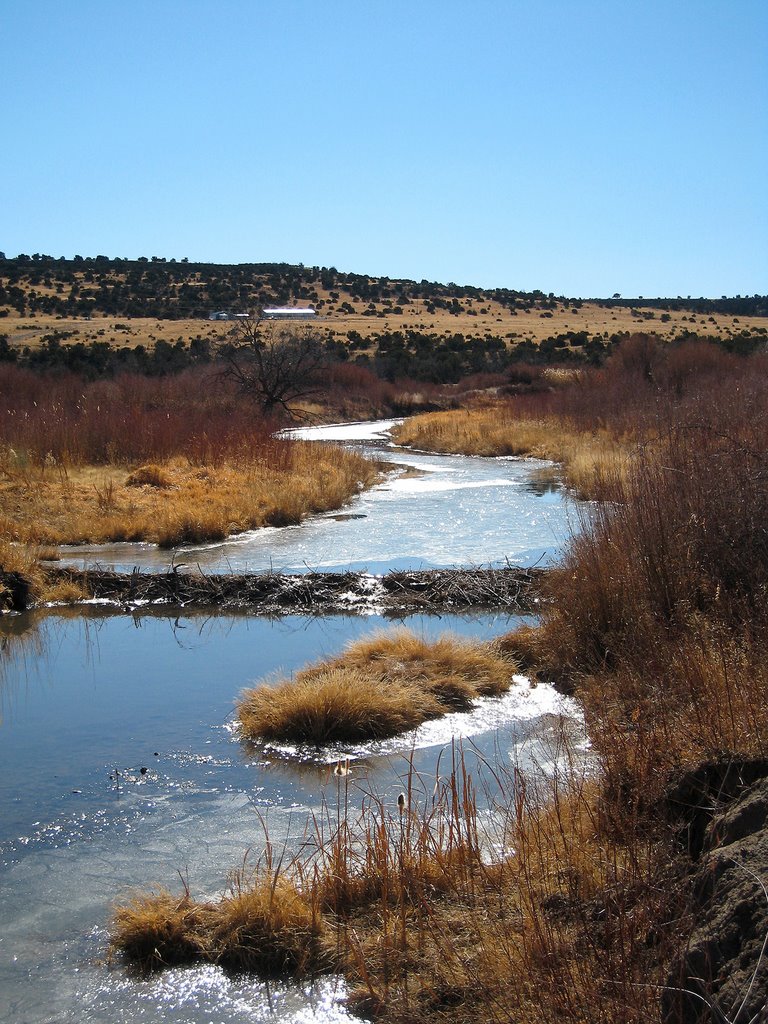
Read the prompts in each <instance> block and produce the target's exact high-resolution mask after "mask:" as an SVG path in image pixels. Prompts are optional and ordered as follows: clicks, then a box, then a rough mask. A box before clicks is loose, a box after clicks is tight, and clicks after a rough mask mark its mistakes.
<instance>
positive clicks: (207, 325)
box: [0, 253, 768, 383]
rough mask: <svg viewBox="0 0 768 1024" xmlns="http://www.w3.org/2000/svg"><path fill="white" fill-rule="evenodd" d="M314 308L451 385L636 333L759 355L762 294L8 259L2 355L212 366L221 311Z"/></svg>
mask: <svg viewBox="0 0 768 1024" xmlns="http://www.w3.org/2000/svg"><path fill="white" fill-rule="evenodd" d="M271 305H294V306H310V305H311V306H313V307H314V309H315V310H316V311H317V314H318V315H317V318H316V320H314V321H313V322H312V324H311V327H310V328H309V329H311V330H312V331H314V332H316V333H317V334H318V335H319V336H320V337H321V338H322V339H323V341H324V343H325V344H326V346H327V348H328V350H329V352H330V353H331V354H332V356H333V357H334V358H335V359H336V360H338V361H342V362H350V363H357V364H360V365H362V366H365V367H366V368H368V369H370V370H372V371H373V372H374V373H375V374H376V376H378V377H379V378H382V379H385V380H390V381H393V380H395V379H403V378H407V379H411V380H414V381H424V382H433V383H455V382H457V381H459V380H461V379H463V378H465V377H467V376H470V375H473V374H478V373H486V374H488V373H491V374H505V373H507V372H508V371H509V369H510V367H511V365H512V364H515V363H532V364H539V365H572V364H585V363H586V364H600V363H601V362H602V361H603V360H604V358H605V357H606V355H607V354H608V353H610V351H611V350H612V348H613V346H614V345H615V344H617V343H618V342H620V341H621V340H622V338H625V337H627V336H628V335H629V334H632V333H636V332H637V331H646V332H653V333H654V334H657V335H658V336H659V337H661V338H662V339H663V340H666V341H670V342H680V341H685V340H689V339H695V338H704V339H707V340H710V341H715V342H717V343H718V344H721V345H723V346H725V347H726V348H728V349H729V350H730V351H735V352H742V353H747V352H752V351H754V350H755V349H756V348H759V347H763V346H765V344H766V340H767V339H768V326H766V324H767V323H768V321H767V320H766V317H767V316H768V297H767V296H758V295H756V296H751V297H749V296H746V297H744V296H735V297H733V298H725V297H724V298H721V299H716V300H715V299H688V298H686V299H683V298H680V297H677V298H674V299H643V298H636V299H629V298H622V297H620V296H618V295H614V296H612V297H610V298H605V299H590V300H582V299H576V298H568V297H566V296H558V295H554V294H552V293H550V294H545V293H544V292H542V291H533V292H523V291H515V290H513V289H507V288H494V289H482V288H475V287H471V286H467V285H457V284H453V283H449V284H439V283H436V282H430V281H408V280H394V279H390V278H386V277H381V278H375V277H369V276H366V275H361V274H347V273H342V272H341V271H338V270H336V269H335V268H334V267H304V266H301V265H299V266H292V265H289V264H284V263H248V264H237V265H220V264H212V263H189V262H187V261H186V260H182V261H180V262H177V261H175V260H164V259H160V258H158V257H153V258H151V259H138V260H121V259H109V258H107V257H106V256H95V257H89V258H86V259H83V258H81V257H76V258H75V259H72V260H66V259H55V258H53V257H51V256H41V255H39V254H37V253H36V254H34V255H33V256H26V255H21V256H17V257H15V258H13V259H6V258H5V256H4V255H3V254H2V253H0V361H13V362H17V363H19V364H20V365H27V366H30V367H32V368H39V369H52V368H65V369H71V370H76V371H78V372H83V373H87V374H88V375H90V376H102V375H105V374H111V373H115V372H119V371H120V370H133V371H137V372H141V373H163V374H165V373H173V372H175V371H177V370H180V369H184V368H185V367H186V366H189V365H191V364H194V363H204V362H208V361H210V359H211V358H213V357H214V356H215V352H216V350H217V348H218V347H219V346H220V345H221V343H222V342H223V341H224V340H225V338H226V336H227V334H228V332H229V331H230V330H231V329H232V324H231V323H230V322H228V321H226V320H222V321H219V320H213V321H212V320H209V317H210V316H211V315H212V314H213V313H216V312H221V311H224V312H226V313H229V314H233V315H234V314H237V313H244V312H251V313H256V315H258V313H259V311H260V310H261V309H262V308H263V307H265V306H271Z"/></svg>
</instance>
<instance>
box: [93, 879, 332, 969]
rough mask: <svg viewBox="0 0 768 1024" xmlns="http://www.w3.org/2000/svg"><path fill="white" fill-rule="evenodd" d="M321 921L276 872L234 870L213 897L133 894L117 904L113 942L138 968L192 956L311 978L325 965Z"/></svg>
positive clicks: (235, 966)
mask: <svg viewBox="0 0 768 1024" xmlns="http://www.w3.org/2000/svg"><path fill="white" fill-rule="evenodd" d="M322 932H323V923H322V921H321V920H320V918H319V917H318V915H317V914H316V913H315V911H314V909H313V906H312V904H311V903H310V902H308V901H307V899H305V897H304V896H303V895H302V894H301V893H300V892H299V890H298V888H297V886H296V884H295V883H294V882H292V881H291V880H290V879H289V878H288V876H287V875H284V874H282V873H281V872H280V870H279V869H274V870H273V869H269V870H261V871H257V872H255V873H252V874H246V873H245V872H244V871H240V872H237V873H236V874H235V876H234V878H233V879H232V881H231V884H230V888H229V890H228V892H227V893H226V894H225V895H224V896H223V897H222V898H221V899H220V900H217V901H196V900H194V899H192V897H191V895H190V893H189V890H187V889H185V891H184V892H183V893H182V894H181V895H179V896H175V895H172V894H171V893H170V892H168V891H167V890H160V891H159V892H156V893H150V894H137V895H135V896H134V897H133V898H132V899H130V900H129V901H128V902H126V903H124V904H123V905H121V906H120V907H118V908H117V909H116V911H115V915H114V919H113V931H112V934H113V938H112V947H113V949H114V950H115V951H117V952H120V953H122V954H124V955H125V957H126V959H127V960H128V961H129V962H130V963H131V964H132V965H134V966H135V967H136V968H138V969H139V970H141V971H144V972H150V971H156V970H162V969H163V968H166V967H170V966H173V965H176V964H187V963H192V962H194V961H196V960H202V961H207V962H210V963H215V964H220V965H221V966H223V967H226V968H227V969H229V970H235V971H254V972H257V973H259V974H261V975H263V976H267V977H271V976H284V975H290V974H298V975H302V976H306V975H311V974H314V973H317V972H319V971H321V970H327V969H328V968H329V967H330V966H331V962H332V961H331V957H330V956H329V953H328V952H327V950H326V949H325V948H324V946H323V944H322V942H321V938H322Z"/></svg>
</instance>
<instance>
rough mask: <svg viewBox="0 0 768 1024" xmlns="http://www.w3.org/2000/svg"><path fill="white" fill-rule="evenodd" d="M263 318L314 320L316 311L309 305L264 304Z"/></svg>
mask: <svg viewBox="0 0 768 1024" xmlns="http://www.w3.org/2000/svg"><path fill="white" fill-rule="evenodd" d="M261 313H262V316H263V317H264V319H265V320H314V318H315V317H316V316H317V313H316V312H315V310H314V309H312V307H311V306H265V307H264V309H263V310H262V311H261Z"/></svg>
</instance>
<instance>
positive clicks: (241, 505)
mask: <svg viewBox="0 0 768 1024" xmlns="http://www.w3.org/2000/svg"><path fill="white" fill-rule="evenodd" d="M2 470H3V479H2V480H0V536H4V537H6V538H9V539H12V540H14V541H20V542H23V543H26V544H78V543H87V542H90V543H99V542H103V541H121V540H134V541H136V540H148V541H154V542H156V543H158V544H161V545H163V546H167V547H171V546H176V545H178V544H189V543H198V542H203V541H210V540H218V539H222V538H224V537H226V536H228V535H230V534H234V533H238V532H241V531H243V530H249V529H253V528H255V527H260V526H268V525H273V526H282V525H287V524H291V523H298V522H300V521H301V520H302V519H303V518H305V517H306V516H307V515H310V514H312V513H315V512H323V511H327V510H329V509H334V508H338V507H339V506H341V505H343V504H344V502H345V501H347V500H349V498H351V497H352V496H353V495H354V494H356V493H357V492H358V490H359V489H360V488H361V487H362V486H365V485H369V484H371V483H373V481H374V480H375V479H376V474H377V471H376V468H375V467H374V466H373V465H372V464H371V463H370V462H368V461H367V460H365V459H362V458H361V457H360V456H358V455H356V454H355V453H352V452H346V451H342V450H340V449H338V448H328V447H324V446H318V445H310V444H302V443H298V444H297V443H293V444H292V447H291V453H290V457H289V459H288V462H287V466H286V467H285V468H279V469H276V468H272V467H270V466H269V465H266V464H264V463H260V462H256V461H254V462H249V461H248V460H247V459H246V458H244V457H242V458H239V459H234V460H232V461H231V462H229V463H225V464H223V465H218V466H198V465H193V464H191V463H190V462H189V461H187V460H186V459H183V458H176V459H172V460H169V461H168V462H166V463H164V464H163V465H162V466H161V465H155V464H153V465H145V466H141V467H137V468H136V469H131V468H130V467H125V466H109V465H107V466H74V467H73V466H63V465H50V466H49V465H43V466H39V467H33V466H23V467H20V466H18V465H15V464H14V460H13V459H12V458H11V457H10V456H8V453H6V456H5V458H4V459H3V463H2Z"/></svg>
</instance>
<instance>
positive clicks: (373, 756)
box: [0, 608, 578, 1024]
mask: <svg viewBox="0 0 768 1024" xmlns="http://www.w3.org/2000/svg"><path fill="white" fill-rule="evenodd" d="M517 621H519V620H517V619H514V618H509V617H507V616H505V615H500V614H499V615H490V616H489V615H482V616H481V615H475V616H469V617H449V618H448V617H446V618H442V619H440V618H436V617H427V616H415V617H411V618H410V619H409V620H408V626H409V628H411V629H413V630H414V631H415V632H417V633H419V634H421V635H423V636H424V637H425V638H428V639H429V638H432V637H435V636H437V635H438V634H439V633H441V632H444V631H446V630H452V631H454V632H456V633H459V634H460V635H464V636H488V635H493V634H500V633H502V632H504V631H505V630H507V629H509V628H512V626H513V625H515V623H516V622H517ZM384 627H386V622H385V620H383V619H381V618H379V617H377V616H371V617H367V618H355V617H353V616H334V617H331V618H308V617H299V616H289V617H286V618H281V619H278V620H272V621H270V620H265V619H258V618H254V617H253V616H249V615H246V614H229V613H228V614H221V613H218V612H211V613H207V614H194V615H191V614H170V615H169V614H168V613H167V611H165V612H164V611H159V610H147V611H142V612H141V613H135V614H133V615H131V616H128V615H120V614H116V613H115V612H114V611H113V610H110V609H99V608H97V609H93V610H92V611H91V612H89V613H88V614H86V615H83V614H82V613H79V614H75V613H73V612H71V611H68V610H62V611H61V612H56V613H55V614H47V615H46V614H42V613H36V614H31V615H24V616H15V617H13V618H3V619H0V667H2V678H1V679H0V699H2V712H3V715H2V722H1V723H0V802H1V804H0V805H1V806H2V807H3V816H2V821H1V822H0V899H2V902H3V907H4V921H3V925H4V927H3V937H2V939H0V949H5V950H8V951H11V950H12V951H13V955H12V956H6V957H2V956H0V991H2V993H3V996H4V998H5V1002H6V1005H7V1006H9V1007H11V1010H10V1011H9V1013H10V1014H11V1015H10V1016H9V1017H8V1018H7V1019H8V1020H9V1021H10V1020H14V1021H16V1020H26V1021H30V1022H36V1021H40V1022H42V1021H47V1020H54V1019H55V1020H57V1021H73V1022H74V1021H80V1020H94V1021H96V1020H110V1021H135V1020H142V1019H161V1018H162V1019H163V1020H167V1021H178V1022H181V1021H185V1022H195V1024H198V1022H199V1024H202V1022H204V1021H209V1020H211V1019H217V1020H218V1019H227V1020H228V1021H229V1020H233V1021H246V1020H247V1021H253V1020H262V1019H267V1017H268V1016H269V1013H270V1012H271V1011H270V1010H269V999H268V998H267V993H266V992H265V990H264V987H263V985H261V983H259V982H257V981H254V980H237V979H227V978H225V977H224V975H223V974H222V973H221V972H218V971H216V969H214V968H204V967H201V968H194V969H191V970H187V971H181V972H171V973H170V974H169V975H166V976H163V978H160V979H152V980H150V981H144V982H137V981H135V980H133V979H129V978H127V977H126V976H125V975H124V974H123V973H122V972H120V971H117V970H109V969H107V968H106V967H105V966H103V964H102V965H99V961H100V960H101V959H103V956H104V953H105V948H106V941H107V932H106V923H107V921H108V917H109V907H110V903H111V901H112V899H113V898H114V897H115V896H117V895H119V894H120V893H124V892H125V891H126V890H127V889H129V888H130V887H132V886H143V887H146V886H147V885H151V884H152V883H153V882H154V883H158V884H165V885H171V886H173V880H174V879H175V878H177V877H178V875H177V872H178V871H181V872H182V873H183V874H184V877H185V879H186V880H187V882H188V883H189V884H190V886H191V888H192V889H193V890H194V891H195V893H197V894H199V895H203V896H206V895H211V896H213V895H215V894H216V893H217V892H219V891H221V889H222V888H223V887H224V885H225V884H226V875H227V872H228V871H229V870H230V869H231V868H232V867H233V866H236V865H237V864H239V863H241V862H242V858H243V852H244V850H246V849H249V848H250V849H251V850H252V851H253V853H254V855H255V856H258V854H259V851H260V850H262V849H263V848H264V844H265V834H266V832H268V833H269V836H270V839H271V841H272V842H274V843H275V844H277V845H279V844H285V845H286V847H287V848H288V849H290V850H296V849H298V848H300V847H301V846H302V844H304V843H306V842H307V836H308V828H310V829H311V827H312V822H313V821H319V820H322V819H323V816H324V815H325V817H326V819H327V816H328V814H329V813H331V815H332V814H333V812H334V809H335V808H336V807H337V805H338V803H339V801H340V794H341V792H342V788H341V786H342V783H343V787H344V790H343V791H344V793H345V795H346V796H347V798H348V801H349V807H350V808H355V807H357V808H359V807H360V806H361V804H362V802H363V801H364V800H365V799H366V798H367V795H370V794H373V793H376V794H378V796H379V797H380V798H381V799H384V800H385V801H387V803H388V805H389V804H392V806H396V801H397V795H398V793H399V792H400V791H401V790H402V789H403V786H404V778H405V776H406V775H407V773H408V771H409V770H411V769H412V771H413V773H414V774H413V778H414V779H417V780H420V782H419V786H420V791H423V793H424V794H425V795H424V799H427V798H428V795H429V794H430V793H432V792H433V789H434V786H435V785H436V780H437V779H438V778H439V777H440V776H441V774H442V773H444V771H445V770H448V765H449V763H450V759H451V753H450V751H451V749H452V746H453V748H454V749H455V741H452V739H451V737H454V736H455V737H458V736H464V737H465V744H466V750H467V758H468V764H469V767H470V768H471V769H477V770H478V771H479V772H482V767H483V764H484V763H486V762H490V761H492V760H493V759H494V758H496V757H499V756H500V757H502V758H505V759H507V763H508V764H510V765H511V764H512V761H511V760H510V757H511V756H514V758H515V763H516V764H528V765H529V767H530V768H532V767H533V766H534V765H539V764H544V763H546V762H547V759H551V753H550V752H547V751H546V750H545V749H544V746H543V745H542V743H543V741H542V738H541V737H542V736H543V735H544V734H545V733H546V730H547V729H550V728H551V729H555V728H556V725H557V723H559V722H563V721H569V720H570V719H568V717H567V716H569V715H570V714H571V712H572V710H573V709H572V708H569V707H568V705H567V702H566V703H563V704H558V703H557V701H556V698H555V695H553V694H551V695H550V696H551V699H552V701H553V702H554V703H551V704H548V703H546V701H543V700H542V696H543V695H544V696H545V695H546V691H545V690H541V692H540V693H538V694H537V693H536V692H534V691H530V688H527V689H526V687H525V686H524V685H523V684H522V683H521V684H520V687H519V690H518V691H517V692H516V694H515V695H514V696H513V697H512V698H510V700H511V703H510V704H509V706H508V707H506V708H505V707H504V699H502V701H496V702H488V706H487V707H485V708H483V709H481V710H480V711H479V712H478V714H477V715H476V716H475V718H474V719H472V718H471V716H465V717H464V720H463V721H462V720H459V718H457V719H456V720H455V721H453V722H450V721H448V722H442V723H441V725H438V723H427V728H435V729H438V728H442V729H443V730H444V731H443V732H442V733H437V732H436V733H434V734H432V735H430V734H429V733H428V732H426V733H425V732H422V733H421V735H418V733H419V730H416V733H414V734H413V735H412V736H409V737H407V738H406V739H402V738H401V739H400V740H393V741H388V742H387V743H386V744H378V745H374V744H371V745H367V746H365V745H364V746H362V747H360V748H357V749H354V750H348V751H342V750H339V751H334V752H331V754H325V755H321V754H320V753H318V752H315V755H314V756H313V757H310V756H307V757H305V758H304V759H297V758H296V757H295V751H289V750H282V751H281V750H278V749H275V748H267V747H262V748H261V749H260V750H256V751H252V756H245V754H244V750H243V748H242V746H241V744H240V742H239V739H238V738H237V734H236V730H235V729H234V728H233V702H234V699H235V698H236V696H237V694H238V693H239V691H240V690H241V689H242V688H243V687H245V686H248V685H252V684H253V683H254V682H255V681H257V680H259V679H263V678H264V677H269V676H271V675H276V674H284V673H290V672H292V671H294V670H295V669H297V668H298V667H300V666H302V665H304V664H306V663H307V662H309V661H312V660H316V659H319V658H321V657H326V656H330V655H333V654H336V653H338V651H339V650H340V649H341V648H342V647H343V645H344V644H345V643H347V642H350V641H354V640H357V639H359V638H360V637H362V636H363V635H364V634H365V633H368V632H370V631H372V630H377V629H381V628H384ZM515 701H516V702H517V703H516V704H515ZM536 701H539V703H538V704H536ZM564 715H565V716H566V717H565V718H564V717H563V716H564ZM572 722H573V723H574V724H573V725H572V726H571V728H574V729H578V719H575V718H574V719H572ZM542 726H544V727H545V728H544V732H542ZM441 751H447V752H448V753H442V754H441ZM253 755H255V756H253ZM347 755H349V756H350V757H351V758H352V764H351V770H350V773H349V775H347V776H345V777H344V778H343V779H340V778H339V776H337V775H334V773H333V761H334V758H335V757H339V756H347ZM329 762H330V763H329ZM536 770H539V768H538V767H537V768H536ZM416 788H417V790H418V789H419V787H416ZM488 813H489V814H490V813H491V805H490V803H489V807H488ZM308 823H309V825H308ZM14 957H15V959H14ZM338 994H339V993H338V991H336V990H334V989H333V987H332V986H330V987H327V988H325V989H321V990H316V991H315V992H313V993H307V992H302V991H301V990H299V989H296V988H295V987H292V986H287V987H286V988H285V989H283V990H275V991H274V992H272V993H271V997H272V998H273V1000H274V1006H275V1008H276V1010H275V1012H277V1013H278V1014H279V1018H280V1019H281V1020H282V1019H286V1020H296V1021H300V1020H313V1019H317V1018H316V1016H315V1015H319V1017H320V1019H323V1020H329V1021H331V1020H342V1019H346V1015H345V1013H344V1011H343V1009H341V1008H340V1007H338V1005H337V1003H336V1002H335V999H336V996H337V995H338ZM313 1000H315V1002H313ZM214 1007H218V1009H214ZM225 1010H226V1013H225ZM212 1014H214V1015H215V1016H213V1017H212V1016H211V1015H212Z"/></svg>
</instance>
